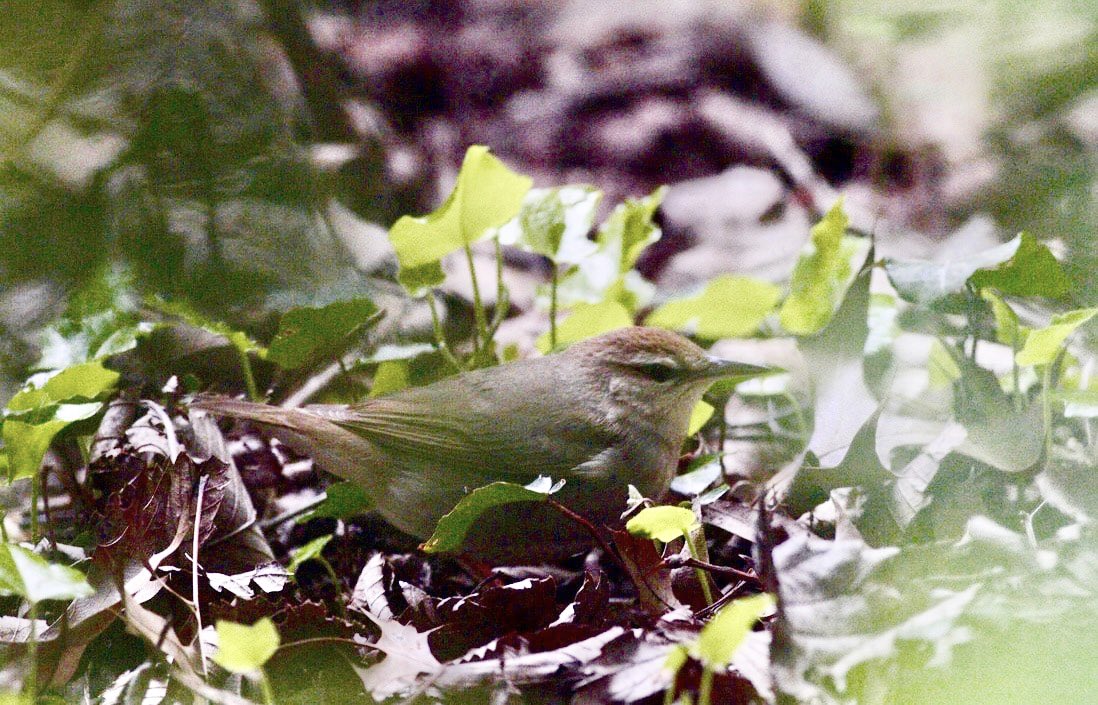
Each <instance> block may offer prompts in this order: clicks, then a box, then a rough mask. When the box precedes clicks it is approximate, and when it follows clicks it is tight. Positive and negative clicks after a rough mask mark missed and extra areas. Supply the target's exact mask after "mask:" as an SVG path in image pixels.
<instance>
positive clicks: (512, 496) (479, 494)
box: [420, 477, 564, 553]
mask: <svg viewBox="0 0 1098 705" xmlns="http://www.w3.org/2000/svg"><path fill="white" fill-rule="evenodd" d="M546 480H547V478H543V477H539V478H538V479H537V480H534V481H533V482H531V483H530V484H529V485H526V486H525V487H524V486H522V485H517V484H515V483H513V482H493V483H492V484H490V485H485V486H484V487H478V488H477V489H475V490H473V491H472V492H470V493H469V494H467V495H465V496H464V497H462V499H461V501H460V502H458V503H457V506H456V507H454V508H453V509H452V510H450V512H449V513H448V514H446V515H445V516H443V517H442V518H441V519H439V521H438V526H436V527H435V531H434V533H433V534H431V538H429V539H427V540H426V541H425V542H424V543H423V545H422V546H421V547H420V548H421V549H423V551H424V552H425V553H454V552H457V551H458V550H460V549H461V546H462V543H464V541H465V536H466V535H467V534H468V533H469V529H470V528H472V526H473V524H474V523H476V521H477V519H479V518H480V516H481V515H482V514H483V513H484V512H486V511H488V510H489V509H491V508H492V507H498V506H500V505H503V504H513V503H515V502H544V501H545V500H546V499H548V497H549V495H550V494H553V493H554V492H556V491H557V490H559V489H560V488H561V487H562V486H563V485H564V481H563V480H561V481H558V482H557V483H556V484H552V483H551V482H546ZM499 540H500V541H513V540H515V537H512V536H500V537H499Z"/></svg>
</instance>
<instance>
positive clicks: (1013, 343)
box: [980, 289, 1029, 350]
mask: <svg viewBox="0 0 1098 705" xmlns="http://www.w3.org/2000/svg"><path fill="white" fill-rule="evenodd" d="M980 296H981V297H982V298H983V299H984V301H986V302H987V303H988V305H990V306H991V313H992V315H993V316H995V338H996V340H998V341H999V342H1000V343H1002V344H1003V345H1008V346H1010V348H1011V349H1012V350H1017V349H1018V348H1020V347H1021V346H1022V342H1023V341H1024V340H1025V338H1026V336H1027V335H1029V329H1028V328H1023V326H1021V325H1020V324H1019V323H1018V314H1016V313H1014V309H1012V308H1011V307H1010V305H1009V304H1007V302H1006V301H1004V300H1003V297H1001V296H999V294H998V293H997V292H996V291H995V290H994V289H981V290H980Z"/></svg>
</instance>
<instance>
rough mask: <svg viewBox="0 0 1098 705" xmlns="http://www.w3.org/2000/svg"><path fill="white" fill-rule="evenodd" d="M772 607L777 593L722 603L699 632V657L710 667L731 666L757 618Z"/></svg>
mask: <svg viewBox="0 0 1098 705" xmlns="http://www.w3.org/2000/svg"><path fill="white" fill-rule="evenodd" d="M773 607H774V597H773V596H772V595H770V594H769V593H765V592H764V593H762V594H759V595H752V596H751V597H744V598H741V599H739V600H735V601H733V602H731V603H729V604H727V605H725V606H724V607H722V608H721V610H720V611H719V612H717V614H716V616H714V617H713V619H711V620H709V623H708V624H706V625H705V626H704V627H702V630H701V634H699V635H698V641H697V648H696V650H695V652H696V656H697V657H698V660H700V661H701V662H702V664H704V665H705V666H706V667H707V668H710V669H714V670H722V671H723V670H724V669H726V668H728V665H729V664H730V663H732V657H733V656H735V655H736V650H737V649H739V648H740V644H742V643H743V641H744V639H746V638H747V635H748V634H750V633H751V628H752V627H753V626H754V625H755V622H757V621H759V617H761V616H762V615H763V614H765V613H766V612H767V611H768V610H770V609H772V608H773Z"/></svg>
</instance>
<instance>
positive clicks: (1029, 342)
mask: <svg viewBox="0 0 1098 705" xmlns="http://www.w3.org/2000/svg"><path fill="white" fill-rule="evenodd" d="M1096 313H1098V308H1082V309H1076V310H1074V311H1068V312H1067V313H1061V314H1059V315H1056V316H1053V317H1052V322H1051V323H1050V324H1049V325H1048V326H1046V327H1044V328H1038V329H1035V330H1033V331H1030V334H1029V336H1027V337H1026V344H1025V346H1024V347H1023V348H1022V349H1021V350H1020V351H1019V352H1018V354H1017V355H1016V356H1015V360H1016V361H1017V363H1018V364H1019V365H1047V364H1049V363H1051V362H1052V361H1053V360H1055V359H1056V356H1057V355H1058V354H1059V352H1060V347H1061V346H1062V345H1063V344H1064V341H1065V340H1067V337H1068V336H1069V335H1071V334H1072V333H1074V332H1075V329H1076V328H1078V327H1079V326H1081V325H1083V324H1084V323H1086V322H1087V321H1089V320H1090V319H1091V318H1093V317H1094V314H1096Z"/></svg>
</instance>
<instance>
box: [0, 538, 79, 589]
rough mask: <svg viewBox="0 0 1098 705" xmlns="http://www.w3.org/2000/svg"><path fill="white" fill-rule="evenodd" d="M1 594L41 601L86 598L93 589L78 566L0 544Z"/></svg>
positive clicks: (12, 545) (18, 547)
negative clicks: (73, 566)
mask: <svg viewBox="0 0 1098 705" xmlns="http://www.w3.org/2000/svg"><path fill="white" fill-rule="evenodd" d="M0 593H3V594H7V595H18V596H20V597H22V598H25V599H26V600H27V601H29V602H41V601H43V600H74V599H76V598H78V597H86V596H88V595H90V594H92V588H91V586H90V585H88V581H87V580H85V579H84V575H83V574H82V573H81V572H80V571H78V570H76V569H75V568H70V567H68V566H64V565H57V564H56V563H49V562H47V561H46V559H44V558H42V557H41V556H39V555H38V554H36V553H33V552H31V551H28V550H27V549H25V548H23V547H22V546H17V545H15V544H0Z"/></svg>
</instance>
